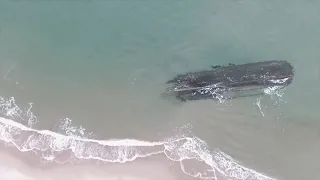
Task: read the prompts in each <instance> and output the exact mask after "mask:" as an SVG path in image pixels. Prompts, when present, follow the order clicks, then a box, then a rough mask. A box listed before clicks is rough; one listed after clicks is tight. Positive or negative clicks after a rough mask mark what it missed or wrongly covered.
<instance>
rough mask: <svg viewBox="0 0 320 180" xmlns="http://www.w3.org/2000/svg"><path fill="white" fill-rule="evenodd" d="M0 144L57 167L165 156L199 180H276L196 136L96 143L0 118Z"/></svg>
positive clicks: (11, 113) (91, 140) (100, 141)
mask: <svg viewBox="0 0 320 180" xmlns="http://www.w3.org/2000/svg"><path fill="white" fill-rule="evenodd" d="M2 102H4V101H2ZM5 102H8V101H5ZM13 102H14V101H13ZM7 105H9V106H8V107H10V108H3V107H4V105H3V104H0V107H2V110H4V109H5V110H6V111H3V113H4V114H5V115H6V116H8V115H11V116H12V117H21V116H20V115H19V114H18V115H15V116H14V114H15V113H14V112H13V111H12V109H14V110H20V109H19V108H17V106H16V105H15V104H14V105H12V104H11V105H10V104H7ZM5 112H10V114H8V113H5ZM19 112H21V111H19ZM29 113H30V112H29ZM32 117H34V116H33V114H32ZM0 140H2V141H4V142H6V143H7V144H10V145H13V146H14V147H16V148H17V149H18V150H19V151H21V152H35V153H36V154H37V155H38V156H39V158H41V159H42V160H46V161H52V162H56V163H73V161H75V159H76V160H98V161H101V162H109V163H126V162H129V161H134V160H136V159H137V158H144V157H148V156H152V155H156V154H164V155H166V156H167V157H168V159H170V160H172V161H175V162H180V165H181V170H182V171H183V172H184V173H185V174H187V175H189V176H193V177H197V178H199V179H214V180H219V179H228V180H275V179H273V178H271V177H268V176H266V175H263V174H261V173H258V172H256V171H254V170H252V169H249V168H246V167H243V166H241V165H239V164H238V163H237V162H236V161H234V160H233V159H232V158H231V157H230V156H228V155H226V154H225V153H223V152H220V151H214V152H212V151H210V150H209V147H208V146H207V144H206V143H205V142H204V141H203V140H201V139H200V138H198V137H196V136H194V137H185V136H182V137H181V136H180V137H172V138H170V139H167V140H165V141H159V142H150V141H143V140H137V139H110V140H96V139H90V138H85V137H76V136H68V135H63V134H59V133H56V132H52V131H49V130H36V129H33V128H31V127H27V126H25V125H23V124H21V123H18V122H16V121H14V120H11V119H10V118H4V117H0ZM186 160H188V161H190V160H191V161H195V162H196V163H191V165H192V164H199V163H203V165H205V167H207V168H204V169H201V170H200V171H192V172H190V171H188V169H190V168H189V165H190V164H188V165H187V164H186V163H185V161H186ZM191 169H192V167H191Z"/></svg>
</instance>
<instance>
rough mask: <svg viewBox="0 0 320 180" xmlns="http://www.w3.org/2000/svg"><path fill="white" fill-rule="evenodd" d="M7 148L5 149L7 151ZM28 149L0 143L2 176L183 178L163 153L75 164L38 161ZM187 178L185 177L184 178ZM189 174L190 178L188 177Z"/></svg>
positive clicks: (16, 179)
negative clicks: (24, 149)
mask: <svg viewBox="0 0 320 180" xmlns="http://www.w3.org/2000/svg"><path fill="white" fill-rule="evenodd" d="M8 150H9V152H8ZM32 156H33V155H30V153H21V152H19V151H17V150H13V148H5V147H4V146H3V145H1V150H0V172H1V174H2V177H5V179H6V180H11V179H12V180H38V179H39V180H40V179H41V180H60V179H61V180H64V179H68V178H69V179H75V178H76V179H78V180H89V179H90V180H91V179H95V180H100V179H101V180H102V179H105V178H108V180H109V179H110V180H173V179H175V180H180V178H183V179H181V180H187V179H189V178H188V177H186V175H184V174H183V173H181V172H178V170H179V169H180V167H178V166H179V165H178V164H177V163H176V164H172V163H170V162H169V161H166V160H163V156H157V157H148V158H143V159H137V160H135V161H132V162H127V163H97V161H93V160H84V161H83V163H82V162H81V163H78V164H71V163H66V164H57V163H48V164H43V163H40V161H38V160H37V159H36V157H35V156H33V157H32ZM186 178H187V179H186ZM191 179H192V178H190V180H191Z"/></svg>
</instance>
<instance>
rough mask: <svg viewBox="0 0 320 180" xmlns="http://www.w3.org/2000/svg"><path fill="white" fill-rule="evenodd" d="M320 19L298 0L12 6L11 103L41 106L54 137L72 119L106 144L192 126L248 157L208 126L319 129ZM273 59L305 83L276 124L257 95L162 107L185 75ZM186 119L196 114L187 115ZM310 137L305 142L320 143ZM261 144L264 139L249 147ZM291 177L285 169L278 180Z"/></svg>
mask: <svg viewBox="0 0 320 180" xmlns="http://www.w3.org/2000/svg"><path fill="white" fill-rule="evenodd" d="M319 15H320V3H319V2H317V1H303V2H302V1H296V0H290V1H287V0H284V1H275V0H272V1H251V0H247V1H226V0H224V1H222V0H221V1H220V0H217V1H210V0H202V1H195V0H186V1H180V0H176V1H155V0H153V1H142V0H133V1H124V0H123V1H112V0H110V1H71V0H70V1H64V2H63V1H1V2H0V71H1V81H0V82H1V89H0V92H1V94H0V95H1V96H14V97H15V98H16V100H17V101H19V102H20V103H21V104H24V105H26V104H27V103H28V102H34V103H35V104H34V107H33V111H34V112H35V114H37V115H38V117H39V121H40V122H39V124H37V125H36V127H37V128H40V129H54V128H56V125H57V124H58V123H59V119H60V118H65V117H70V118H71V119H73V123H74V124H76V125H83V126H84V127H86V128H87V129H88V131H91V132H94V133H95V134H97V136H98V137H99V138H111V137H138V138H141V139H143V138H144V139H149V138H151V139H152V138H155V139H158V138H162V137H163V136H165V134H164V133H167V132H170V131H171V130H172V129H174V128H176V127H179V126H183V125H185V124H187V123H191V124H193V126H197V127H198V130H197V128H195V132H196V133H197V132H199V135H202V137H203V138H204V139H205V140H206V141H208V143H209V144H210V145H212V146H214V147H217V148H224V147H220V146H219V145H221V146H225V149H229V151H230V153H231V154H236V155H237V156H238V157H242V156H241V153H243V156H246V155H244V154H245V153H244V152H242V151H241V150H239V151H238V150H237V149H233V150H232V148H231V146H228V145H226V144H223V143H221V144H219V143H218V142H216V141H214V140H212V139H214V138H212V136H214V135H215V132H212V129H210V126H208V125H209V124H211V123H212V121H213V119H216V121H218V122H217V123H218V124H219V123H220V122H219V120H217V117H219V118H221V119H228V123H230V124H229V125H228V127H233V128H235V129H236V128H237V126H238V124H232V122H229V121H232V118H234V119H237V118H240V117H241V119H244V120H243V121H244V122H245V119H250V118H252V116H253V115H252V114H254V116H253V119H255V120H256V121H253V120H251V121H249V120H248V122H245V123H249V124H250V123H252V124H253V125H252V124H251V125H248V129H249V130H247V134H246V135H245V136H248V137H249V136H255V134H254V133H259V132H255V130H254V129H250V128H251V127H252V128H255V126H259V127H260V128H261V127H262V126H265V127H266V129H265V131H266V132H267V131H269V130H270V131H271V130H272V128H271V127H272V126H273V125H272V124H273V123H279V124H282V125H281V126H280V125H279V127H278V128H279V129H281V128H282V127H283V126H284V127H289V126H290V127H291V126H294V127H295V128H294V129H295V130H294V131H293V130H292V133H293V134H295V135H297V136H299V134H300V132H299V130H298V129H299V127H300V125H301V124H303V125H304V127H305V126H306V127H308V128H309V127H310V128H311V129H310V132H314V131H317V130H316V129H312V128H316V127H318V126H319V117H320V115H319V112H318V109H319V105H318V100H319V99H320V94H319V88H320V52H319V51H318V50H319V47H320V36H319V32H320V18H318V17H319ZM271 59H282V60H287V61H289V62H290V63H292V65H293V66H294V69H295V77H294V81H293V83H292V85H290V87H289V88H288V89H287V90H286V91H285V95H284V96H283V97H282V98H283V99H284V100H285V101H286V103H282V104H281V106H280V107H278V106H277V107H273V106H272V105H270V101H268V100H267V102H266V103H268V102H269V104H268V107H264V109H263V110H265V112H264V114H266V116H267V117H268V118H269V119H272V120H270V121H267V122H266V121H263V120H264V119H265V118H266V117H264V116H262V115H261V113H260V111H259V109H258V108H257V107H256V105H255V103H256V100H255V98H251V99H250V98H249V99H245V100H236V101H235V102H234V103H233V105H232V107H226V105H217V104H215V103H208V102H198V103H194V104H192V105H186V106H185V107H187V108H185V109H183V108H184V107H182V106H181V105H180V104H175V103H172V102H168V101H166V100H163V99H161V98H160V94H161V93H162V92H163V91H164V88H165V86H164V82H166V81H167V80H168V79H170V78H172V77H173V76H175V75H177V74H178V73H184V72H187V71H195V70H200V69H208V68H210V67H211V65H217V64H219V65H220V64H228V63H235V64H240V63H246V62H254V61H262V60H271ZM8 71H9V73H7V72H8ZM2 77H3V78H2ZM198 104H199V105H198ZM208 106H212V110H210V107H208ZM189 107H190V108H189ZM191 107H192V108H191ZM200 107H205V110H201V112H203V111H206V113H209V112H210V111H215V113H220V111H216V109H217V108H222V109H225V111H224V112H223V113H221V114H219V115H217V114H216V116H215V115H211V116H212V117H211V119H210V118H208V117H203V119H201V118H202V116H201V115H200V113H199V112H200V111H198V110H199V109H201V108H200ZM197 108H198V110H197ZM186 111H189V112H190V111H193V112H194V113H193V114H196V115H194V116H192V115H190V116H188V117H185V116H186V115H184V114H185V112H186ZM234 112H238V113H242V114H241V115H239V114H233V113H234ZM206 113H204V114H206ZM191 114H192V113H191ZM203 116H205V115H203ZM224 116H225V117H224ZM227 116H228V117H229V116H230V117H232V118H228V117H227ZM182 117H183V118H182ZM275 117H278V118H276V119H275ZM188 118H189V119H188ZM192 118H193V119H192ZM177 119H179V120H177ZM181 119H183V120H181ZM243 121H241V122H243ZM198 123H199V124H198ZM259 123H261V124H260V125H257V124H259ZM283 124H285V125H283ZM275 126H277V125H275ZM201 127H205V128H203V129H201ZM219 127H220V129H221V128H222V129H223V127H225V126H224V125H221V126H219ZM212 128H214V127H212ZM199 129H200V130H199ZM251 130H252V131H251ZM296 130H297V131H296ZM160 132H161V133H162V134H161V133H160ZM228 132H229V130H228ZM232 132H233V131H232V130H230V133H231V134H232ZM234 132H236V131H234ZM290 132H291V131H290ZM303 132H308V130H303V131H301V133H303ZM159 133H160V134H159ZM216 133H218V134H220V136H225V137H226V138H227V137H228V136H227V135H226V134H224V132H216ZM150 134H153V135H152V136H154V137H150ZM227 134H228V133H227ZM146 135H148V136H146ZM267 135H270V134H262V135H261V136H265V137H264V138H267V139H268V138H269V140H270V138H271V140H270V142H273V140H272V139H277V138H276V137H271V135H270V136H267ZM282 135H283V134H282ZM282 135H281V133H280V132H279V136H282ZM234 136H237V135H235V134H234ZM287 136H288V137H291V136H292V138H293V139H294V138H296V137H294V136H293V135H292V134H290V135H287ZM257 137H260V136H257ZM316 137H318V136H317V135H314V136H312V138H316ZM310 138H311V135H310V137H309V136H308V137H306V139H304V140H302V141H304V142H305V141H308V142H315V141H316V140H315V139H310ZM286 140H287V139H286ZM210 141H211V142H210ZM221 141H224V140H221ZM230 141H233V140H230ZM234 141H236V140H234ZM242 141H244V140H242ZM250 142H251V141H250ZM257 142H260V140H259V139H258V138H257V139H256V140H255V141H254V140H252V144H248V145H243V146H246V147H249V146H253V144H255V143H257ZM292 142H293V140H292ZM237 143H239V142H237ZM277 143H278V142H275V143H274V144H273V145H272V146H274V147H273V149H277ZM244 144H245V143H244ZM258 144H259V143H258ZM239 146H241V145H239ZM279 146H281V147H279V148H280V149H281V148H283V149H284V150H283V152H277V153H280V154H278V155H279V157H282V155H283V156H285V154H286V153H287V152H285V151H286V150H288V149H291V146H290V147H289V146H285V145H283V144H281V145H279ZM262 149H264V148H262ZM317 149H319V147H317V146H316V147H314V148H313V149H312V150H314V151H315V152H316V150H317ZM264 150H265V151H267V150H266V149H264ZM237 151H238V152H237ZM251 151H254V150H248V152H251ZM246 152H247V151H246ZM261 153H262V152H261ZM277 153H275V154H277ZM281 153H283V154H281ZM299 153H302V152H300V151H299ZM259 155H260V154H259ZM259 155H257V156H259ZM248 156H249V155H248ZM317 156H318V157H319V155H317ZM244 159H245V158H244ZM248 159H250V158H248ZM262 159H263V158H262ZM266 159H267V158H266ZM288 159H290V158H288ZM279 161H282V163H280V164H283V165H284V166H285V165H286V163H285V162H284V160H279ZM263 162H264V161H263V160H261V159H260V160H259V163H262V164H263ZM268 162H269V161H268ZM259 163H257V164H259ZM273 163H275V162H270V164H273ZM305 163H306V164H308V162H305ZM252 164H253V165H256V164H255V163H252ZM257 166H258V165H257ZM264 168H265V166H262V168H261V170H262V171H263V170H264ZM292 168H293V167H292ZM315 168H316V166H312V167H311V168H310V171H312V170H314V169H315ZM282 170H283V169H281V168H280V169H277V170H276V171H277V174H281V172H282ZM265 171H267V170H265ZM283 171H285V172H289V171H286V170H283ZM301 171H302V172H301V174H304V173H305V174H308V173H309V171H307V170H305V171H304V170H301ZM289 174H290V173H289ZM310 177H312V178H311V179H317V178H314V176H313V175H311V176H310Z"/></svg>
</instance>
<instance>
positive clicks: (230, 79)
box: [166, 60, 294, 101]
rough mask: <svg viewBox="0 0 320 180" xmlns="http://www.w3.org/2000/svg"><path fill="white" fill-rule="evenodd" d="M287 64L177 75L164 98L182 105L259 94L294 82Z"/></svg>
mask: <svg viewBox="0 0 320 180" xmlns="http://www.w3.org/2000/svg"><path fill="white" fill-rule="evenodd" d="M293 76H294V72H293V67H292V66H291V64H290V63H288V62H286V61H282V60H273V61H263V62H254V63H247V64H241V65H229V66H225V67H218V68H214V69H212V70H206V71H198V72H190V73H186V74H180V75H177V76H176V77H175V78H173V79H172V80H169V81H168V82H167V84H171V85H172V87H170V88H168V91H167V92H166V94H171V95H174V96H176V97H177V98H178V99H180V100H182V101H186V100H200V99H224V98H235V97H243V96H251V95H258V94H262V93H263V90H264V89H265V88H268V87H274V86H277V87H286V86H288V85H289V84H290V83H291V82H292V80H293Z"/></svg>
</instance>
